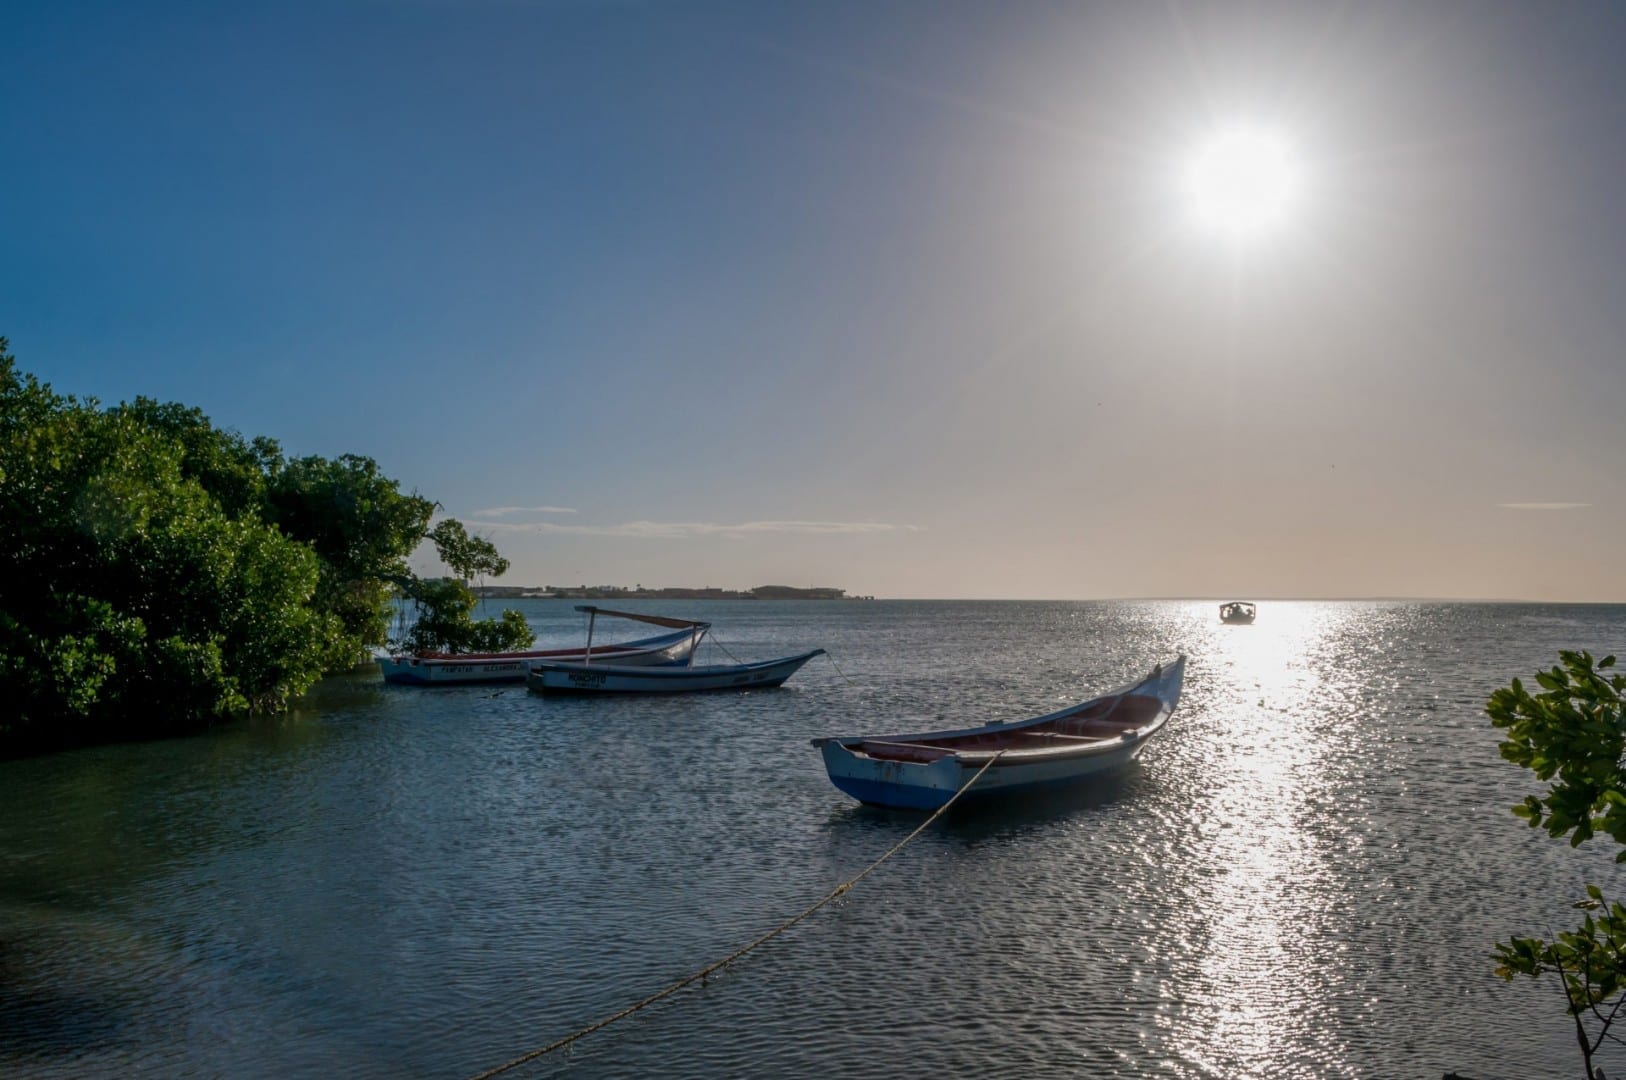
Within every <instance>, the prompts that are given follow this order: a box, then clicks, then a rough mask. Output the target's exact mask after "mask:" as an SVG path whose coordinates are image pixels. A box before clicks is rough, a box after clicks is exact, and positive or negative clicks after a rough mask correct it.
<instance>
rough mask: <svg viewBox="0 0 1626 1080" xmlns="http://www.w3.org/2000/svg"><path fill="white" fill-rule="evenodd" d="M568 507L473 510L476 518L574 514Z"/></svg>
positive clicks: (491, 507) (472, 512) (507, 507)
mask: <svg viewBox="0 0 1626 1080" xmlns="http://www.w3.org/2000/svg"><path fill="white" fill-rule="evenodd" d="M575 512H576V511H574V510H572V509H571V508H570V507H568V506H488V507H486V508H485V509H484V510H471V511H470V513H471V514H473V515H474V516H475V517H506V516H508V515H509V514H574V513H575Z"/></svg>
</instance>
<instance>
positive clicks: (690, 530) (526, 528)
mask: <svg viewBox="0 0 1626 1080" xmlns="http://www.w3.org/2000/svg"><path fill="white" fill-rule="evenodd" d="M468 524H469V525H470V526H471V527H478V528H480V529H482V530H486V531H490V532H495V533H544V534H548V535H552V536H561V535H564V536H618V537H624V538H628V539H634V540H688V539H693V538H696V537H743V536H761V535H773V534H779V535H783V534H787V533H799V534H803V535H807V534H814V535H826V536H854V535H867V534H874V533H889V532H919V531H920V529H919V528H918V527H917V526H914V525H889V524H886V523H884V522H879V521H742V522H739V523H737V524H720V523H716V522H701V521H627V522H623V523H621V524H619V525H559V524H556V523H554V522H550V521H531V522H519V521H470V522H468Z"/></svg>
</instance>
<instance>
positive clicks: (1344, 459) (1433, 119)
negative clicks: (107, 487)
mask: <svg viewBox="0 0 1626 1080" xmlns="http://www.w3.org/2000/svg"><path fill="white" fill-rule="evenodd" d="M0 40H3V41H4V42H5V56H6V59H5V63H4V65H3V66H0V157H3V159H4V168H3V169H0V238H3V244H0V256H3V257H0V335H6V336H9V337H10V338H11V343H12V351H13V352H14V353H15V354H16V355H17V357H18V362H19V364H20V366H21V367H22V368H23V369H25V370H27V371H30V372H33V373H35V374H37V375H39V376H40V377H41V378H43V379H45V380H47V381H49V382H50V383H52V384H53V386H54V387H55V388H56V389H58V390H59V391H63V392H68V393H75V394H80V395H86V396H95V397H98V398H100V399H101V400H103V401H104V402H108V403H112V402H115V401H118V400H121V399H126V398H130V397H134V396H136V395H147V396H151V397H157V398H161V399H173V400H179V401H183V402H186V403H188V404H193V405H198V406H200V407H202V408H203V410H204V411H205V412H206V413H208V414H209V416H210V417H211V418H212V419H213V420H214V421H215V422H216V423H218V424H221V425H224V426H227V427H232V428H236V429H238V430H240V431H242V432H244V433H245V434H249V435H256V434H266V435H271V436H273V437H275V438H277V439H279V440H280V441H281V442H282V444H283V445H284V447H285V449H286V450H288V451H289V452H291V453H296V454H303V453H318V454H324V455H335V454H339V453H344V452H353V453H360V454H365V455H368V456H371V457H374V458H376V459H377V460H378V461H379V462H380V463H381V464H382V466H383V467H384V469H385V470H386V472H388V473H389V474H390V475H391V476H394V477H396V478H398V479H399V480H400V481H401V482H402V484H403V486H404V487H406V488H408V489H416V490H418V491H419V492H421V493H423V494H425V495H427V496H429V497H431V498H433V499H436V500H438V501H439V502H440V503H441V504H442V505H443V507H444V508H445V511H446V512H447V513H449V514H452V515H453V516H457V517H460V518H462V519H464V520H465V521H467V522H469V523H470V525H471V527H472V528H473V529H474V530H475V531H476V532H479V533H482V534H483V535H487V536H490V537H492V538H493V539H494V540H496V541H497V543H498V545H499V546H500V547H501V548H502V549H503V551H504V552H505V553H506V554H507V555H509V557H510V558H511V559H512V561H513V570H512V571H511V572H510V574H509V576H508V577H507V578H506V579H505V580H506V581H509V582H513V583H515V584H543V583H550V584H567V583H578V582H587V583H618V584H634V583H642V584H645V585H691V586H700V585H714V586H724V587H750V586H753V585H759V584H769V583H778V584H791V585H837V586H841V587H845V588H847V589H848V590H850V591H853V592H859V593H873V594H877V595H882V596H944V597H1013V598H1015V597H1057V598H1068V597H1078V598H1086V597H1114V596H1186V595H1197V596H1224V595H1236V596H1246V597H1253V598H1265V597H1273V596H1302V597H1318V596H1401V595H1407V596H1431V597H1464V598H1521V599H1563V600H1616V601H1621V600H1626V560H1623V559H1622V548H1623V544H1622V541H1623V539H1626V499H1623V494H1626V480H1623V479H1622V475H1621V469H1622V466H1623V465H1626V423H1623V418H1626V349H1623V344H1626V202H1623V197H1622V192H1623V190H1626V92H1623V91H1622V89H1621V83H1620V77H1619V74H1620V57H1621V56H1622V55H1623V54H1626V6H1622V5H1619V4H1616V3H1606V2H1602V0H1599V2H1595V3H1583V2H1576V3H1567V4H1562V5H1552V4H1529V3H1524V2H1513V3H1502V4H1498V3H1490V2H1473V3H1449V2H1438V3H1430V4H1415V3H1409V2H1406V3H1398V2H1397V3H1382V2H1373V3H1358V4H1357V3H1340V4H1330V3H1329V4H1304V3H1239V4H1227V3H1207V2H1205V3H1200V4H1198V3H1166V4H1154V3H1145V4H1141V3H1134V4H1131V3H1082V2H1080V3H1062V2H1011V3H1000V4H987V3H952V2H924V0H922V2H917V3H885V2H861V3H837V2H830V3H825V2H820V3H805V4H797V3H788V2H787V3H768V4H762V3H749V2H742V3H686V2H681V0H673V2H665V3H654V2H647V3H646V2H638V0H618V2H604V3H593V2H589V0H563V2H551V3H550V2H543V0H534V2H527V0H458V2H455V3H454V2H451V0H438V2H437V0H356V2H332V0H329V2H323V3H300V2H284V0H279V2H274V3H259V2H236V3H231V4H218V3H204V2H197V3H159V2H154V3H142V4H125V3H82V2H75V0H51V2H35V0H13V2H11V3H8V4H6V5H5V6H4V7H3V8H0ZM1238 125H1244V126H1252V127H1255V128H1261V129H1268V130H1270V131H1273V132H1276V133H1277V134H1278V135H1279V137H1280V139H1281V141H1282V143H1283V144H1285V145H1286V146H1288V147H1289V148H1290V149H1291V152H1292V155H1293V157H1294V159H1295V160H1296V162H1297V163H1298V168H1299V173H1300V180H1299V184H1298V192H1299V194H1298V197H1297V199H1296V200H1295V201H1294V202H1293V204H1292V206H1291V207H1290V208H1289V209H1288V210H1287V211H1284V212H1283V215H1282V220H1281V221H1280V222H1279V223H1278V225H1277V227H1276V228H1274V229H1271V230H1269V231H1268V233H1266V234H1263V235H1259V236H1254V237H1250V238H1248V239H1247V240H1246V241H1245V242H1239V241H1237V240H1236V239H1235V238H1233V237H1230V236H1226V235H1220V234H1217V233H1216V232H1215V231H1214V230H1212V229H1206V228H1203V227H1201V226H1200V224H1198V223H1197V222H1195V221H1194V219H1193V215H1192V213H1191V211H1190V208H1189V205H1188V202H1189V200H1188V199H1187V197H1186V192H1185V191H1184V189H1183V187H1182V185H1183V183H1184V182H1185V178H1186V176H1187V174H1188V172H1189V169H1190V165H1191V162H1192V160H1193V158H1194V156H1195V155H1196V154H1197V153H1198V152H1199V149H1200V147H1201V146H1203V145H1204V143H1205V140H1207V139H1208V138H1210V137H1211V135H1212V134H1213V133H1215V132H1217V131H1223V130H1228V129H1230V128H1234V127H1236V126H1238Z"/></svg>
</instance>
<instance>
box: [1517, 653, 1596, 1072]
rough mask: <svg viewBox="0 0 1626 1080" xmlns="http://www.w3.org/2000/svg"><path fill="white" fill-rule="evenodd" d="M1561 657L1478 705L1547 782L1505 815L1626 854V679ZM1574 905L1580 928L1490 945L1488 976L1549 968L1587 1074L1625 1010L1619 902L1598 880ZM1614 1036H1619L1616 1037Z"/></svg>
mask: <svg viewBox="0 0 1626 1080" xmlns="http://www.w3.org/2000/svg"><path fill="white" fill-rule="evenodd" d="M1559 660H1560V663H1559V665H1558V666H1555V667H1553V668H1552V669H1550V670H1548V671H1544V672H1541V673H1538V674H1537V675H1536V683H1537V685H1538V686H1539V687H1540V688H1541V690H1542V692H1541V693H1539V694H1531V693H1530V692H1529V691H1528V690H1526V689H1525V687H1524V684H1523V683H1521V682H1520V681H1519V680H1518V679H1514V680H1513V683H1512V685H1511V686H1508V687H1504V688H1502V689H1500V690H1497V691H1496V692H1495V693H1493V694H1492V695H1491V697H1490V701H1489V702H1488V703H1487V704H1486V707H1485V711H1486V712H1487V714H1489V716H1490V719H1491V723H1492V724H1494V725H1495V726H1496V727H1498V728H1500V729H1502V730H1503V731H1504V732H1505V733H1506V738H1505V739H1504V740H1503V742H1502V743H1501V751H1502V756H1503V757H1505V758H1507V759H1508V760H1509V761H1511V762H1514V763H1515V764H1517V765H1522V766H1524V767H1525V768H1527V769H1529V770H1530V771H1532V772H1533V773H1535V774H1536V777H1537V778H1538V779H1540V780H1543V781H1547V782H1548V784H1549V786H1548V788H1547V791H1546V793H1545V794H1544V795H1540V796H1536V795H1531V796H1529V797H1527V798H1526V799H1525V800H1524V802H1522V803H1520V804H1519V805H1517V806H1515V807H1514V808H1513V813H1514V814H1515V815H1517V816H1519V817H1521V818H1523V819H1525V820H1526V821H1527V822H1529V824H1530V826H1531V827H1532V828H1545V829H1546V830H1547V834H1548V835H1549V836H1552V837H1554V838H1563V837H1566V836H1567V837H1569V841H1570V845H1571V846H1572V847H1574V846H1579V845H1580V844H1583V843H1585V842H1586V841H1588V840H1590V839H1592V838H1593V837H1595V836H1597V835H1600V834H1601V835H1604V836H1608V837H1610V838H1611V839H1613V840H1614V841H1615V843H1617V844H1620V845H1622V846H1623V849H1622V850H1621V851H1620V852H1618V853H1617V854H1616V856H1615V861H1616V862H1622V861H1626V709H1623V706H1622V692H1623V691H1626V677H1623V676H1620V675H1609V674H1606V672H1608V671H1609V669H1610V668H1613V667H1614V666H1615V658H1614V657H1613V656H1606V657H1604V658H1603V659H1602V660H1598V661H1596V662H1594V661H1593V658H1592V655H1591V654H1590V653H1587V652H1570V651H1564V652H1561V653H1560V654H1559ZM1586 891H1587V898H1586V899H1585V900H1582V901H1579V902H1578V903H1576V904H1575V907H1576V908H1577V909H1580V910H1584V911H1586V912H1587V914H1586V916H1585V917H1584V918H1583V920H1582V922H1581V925H1580V926H1579V927H1577V928H1576V929H1574V930H1571V931H1566V932H1561V933H1559V934H1558V935H1557V936H1556V937H1555V938H1554V939H1553V940H1551V941H1548V940H1544V939H1540V938H1513V939H1511V940H1510V941H1507V942H1504V943H1500V944H1498V945H1497V946H1496V959H1497V961H1498V963H1497V968H1496V973H1497V974H1498V975H1500V976H1501V977H1502V978H1504V979H1512V978H1514V977H1515V976H1518V975H1524V976H1528V977H1530V978H1538V977H1541V976H1543V975H1548V974H1556V975H1558V976H1559V979H1560V982H1561V983H1562V985H1563V988H1564V994H1565V999H1566V1001H1567V1002H1568V1011H1569V1015H1570V1017H1571V1018H1572V1020H1573V1022H1574V1024H1575V1036H1576V1041H1577V1044H1578V1045H1579V1047H1580V1050H1581V1056H1582V1064H1583V1066H1584V1068H1585V1070H1586V1072H1585V1075H1586V1076H1587V1077H1588V1080H1592V1078H1593V1077H1594V1076H1598V1075H1601V1074H1599V1073H1595V1072H1594V1070H1593V1067H1592V1060H1593V1056H1594V1055H1595V1054H1596V1052H1597V1050H1598V1048H1599V1047H1600V1046H1601V1045H1602V1044H1603V1041H1604V1039H1606V1038H1608V1039H1615V1036H1613V1035H1611V1034H1610V1026H1611V1025H1612V1024H1613V1023H1614V1021H1615V1019H1616V1018H1617V1017H1618V1016H1619V1014H1620V1011H1621V1009H1622V1008H1623V1007H1626V907H1623V906H1622V905H1620V904H1618V903H1612V902H1609V901H1606V900H1605V898H1604V894H1603V891H1602V890H1601V889H1599V888H1598V887H1597V886H1596V885H1588V886H1587V887H1586ZM1616 1041H1618V1039H1617V1040H1616Z"/></svg>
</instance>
